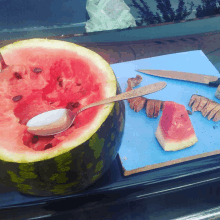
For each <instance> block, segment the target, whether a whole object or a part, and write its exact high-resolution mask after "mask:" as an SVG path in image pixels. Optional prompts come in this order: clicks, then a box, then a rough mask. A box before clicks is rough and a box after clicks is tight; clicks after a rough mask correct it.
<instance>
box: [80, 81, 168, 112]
mask: <svg viewBox="0 0 220 220" xmlns="http://www.w3.org/2000/svg"><path fill="white" fill-rule="evenodd" d="M164 87H166V83H165V82H158V83H154V84H150V85H147V86H143V87H140V88H138V89H133V90H131V91H129V92H124V93H121V94H119V95H116V96H113V97H110V98H107V99H104V100H101V101H98V102H94V103H92V104H90V105H87V106H85V107H83V108H81V109H80V110H79V112H77V114H78V113H80V112H82V111H84V110H86V109H88V108H91V107H95V106H98V105H104V104H109V103H112V102H116V101H120V100H126V99H131V98H135V97H139V96H143V95H147V94H150V93H153V92H157V91H159V90H161V89H163V88H164Z"/></svg>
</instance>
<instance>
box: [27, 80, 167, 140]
mask: <svg viewBox="0 0 220 220" xmlns="http://www.w3.org/2000/svg"><path fill="white" fill-rule="evenodd" d="M165 87H166V83H165V82H158V83H154V84H150V85H147V86H143V87H140V88H138V89H134V90H131V91H129V92H124V93H121V94H119V95H116V96H113V97H110V98H107V99H104V100H101V101H98V102H94V103H91V104H89V105H86V106H84V107H83V108H81V109H80V110H78V111H77V112H75V113H74V112H72V111H71V110H69V109H56V110H52V111H48V112H44V113H42V114H39V115H37V116H35V117H33V118H32V119H30V120H29V121H28V123H27V127H28V129H27V130H28V132H29V133H32V134H35V135H39V136H49V135H55V134H58V133H61V132H63V131H65V130H67V129H68V128H70V127H71V125H72V124H73V122H74V120H75V118H76V116H77V115H78V114H80V113H81V112H82V111H84V110H86V109H88V108H91V107H95V106H98V105H104V104H109V103H112V102H116V101H120V100H126V99H131V98H135V97H139V96H143V95H147V94H150V93H153V92H157V91H159V90H161V89H163V88H165Z"/></svg>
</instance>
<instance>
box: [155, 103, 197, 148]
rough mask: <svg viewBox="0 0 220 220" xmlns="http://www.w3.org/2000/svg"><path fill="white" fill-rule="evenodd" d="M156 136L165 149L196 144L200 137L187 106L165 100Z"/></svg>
mask: <svg viewBox="0 0 220 220" xmlns="http://www.w3.org/2000/svg"><path fill="white" fill-rule="evenodd" d="M155 135H156V138H157V140H158V142H159V143H160V145H161V147H162V148H163V149H164V150H165V151H177V150H181V149H184V148H187V147H190V146H192V145H194V144H195V143H196V142H197V141H198V139H197V137H196V134H195V131H194V129H193V126H192V123H191V121H190V118H189V115H188V112H187V110H186V108H185V106H183V105H181V104H178V103H176V102H171V101H166V102H164V107H163V112H162V116H161V118H160V122H159V125H158V127H157V130H156V133H155Z"/></svg>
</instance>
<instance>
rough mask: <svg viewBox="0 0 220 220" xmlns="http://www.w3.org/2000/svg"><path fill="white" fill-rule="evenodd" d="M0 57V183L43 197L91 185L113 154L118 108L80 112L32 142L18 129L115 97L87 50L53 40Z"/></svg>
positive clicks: (110, 80) (101, 65)
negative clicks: (40, 118) (68, 124)
mask: <svg viewBox="0 0 220 220" xmlns="http://www.w3.org/2000/svg"><path fill="white" fill-rule="evenodd" d="M0 55H1V57H2V59H1V60H2V61H1V63H3V64H4V63H5V65H1V68H2V72H1V75H0V182H2V183H5V184H6V185H11V186H15V187H17V188H18V190H19V191H21V192H23V193H28V194H34V195H44V196H48V195H53V194H67V193H72V192H75V191H79V190H81V189H84V188H85V187H87V186H88V185H90V184H92V183H93V182H94V181H96V180H97V179H99V178H100V177H101V176H102V174H103V173H104V172H105V171H106V170H107V169H108V167H109V166H110V164H111V162H112V161H113V160H114V158H115V156H116V155H117V152H118V150H119V146H120V143H121V139H122V134H123V130H124V114H125V109H124V102H123V101H120V102H117V103H112V104H108V105H101V106H97V107H94V108H90V109H88V110H86V111H83V112H82V113H81V114H79V115H78V116H77V117H76V119H75V121H74V124H73V126H72V127H71V128H69V129H68V130H66V131H64V132H62V133H60V134H57V135H54V136H48V137H41V136H36V135H32V134H30V133H28V132H27V126H26V123H27V122H28V120H29V119H31V118H32V117H34V116H36V115H38V114H40V113H42V112H45V111H48V110H53V109H58V108H69V109H71V110H72V111H77V110H78V109H79V108H81V107H83V106H85V105H88V104H90V103H92V102H95V101H99V100H102V99H105V98H108V97H111V96H114V95H116V94H118V93H120V87H119V85H118V83H117V79H116V77H115V75H114V72H113V70H112V69H111V67H110V65H109V64H108V63H107V62H106V61H105V60H104V59H103V58H102V57H100V56H99V55H98V54H96V53H95V52H93V51H91V50H89V49H86V48H84V47H81V46H78V45H76V44H73V43H68V42H64V41H56V40H45V39H31V40H24V41H20V42H16V43H13V44H10V45H7V46H5V47H3V48H1V49H0Z"/></svg>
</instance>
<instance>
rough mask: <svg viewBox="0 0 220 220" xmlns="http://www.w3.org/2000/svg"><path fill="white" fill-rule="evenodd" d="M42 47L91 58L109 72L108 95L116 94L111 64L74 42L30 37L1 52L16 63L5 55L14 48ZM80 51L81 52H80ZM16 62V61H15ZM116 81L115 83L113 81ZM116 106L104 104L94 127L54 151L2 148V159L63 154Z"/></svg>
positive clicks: (21, 160) (88, 135)
mask: <svg viewBox="0 0 220 220" xmlns="http://www.w3.org/2000/svg"><path fill="white" fill-rule="evenodd" d="M36 45H37V47H39V46H40V47H42V48H44V47H45V48H51V49H67V50H69V51H77V54H78V55H79V53H80V55H81V56H82V58H83V59H89V60H90V61H91V60H92V62H95V63H96V65H98V66H99V68H100V69H102V70H103V71H105V73H107V78H108V79H109V82H111V83H110V84H109V88H107V87H105V89H106V92H107V96H108V97H111V96H114V95H116V83H117V79H116V77H115V74H114V72H113V70H112V69H111V67H110V65H109V64H108V63H107V62H106V61H105V60H104V59H103V58H102V57H101V56H100V55H98V54H97V53H95V52H93V51H91V50H89V49H87V48H84V47H82V46H79V45H76V44H74V43H69V42H64V41H57V40H46V39H30V40H24V41H19V42H15V43H13V44H9V45H7V46H4V47H3V48H1V49H0V53H1V54H2V56H3V57H4V58H5V57H6V58H5V62H6V64H8V65H16V63H8V62H7V56H4V54H7V53H13V50H14V49H15V50H17V49H19V48H30V47H36ZM78 51H80V52H78ZM15 62H16V61H15ZM112 82H115V83H112ZM113 107H114V103H112V104H108V105H103V106H102V107H101V108H100V110H99V114H97V116H96V118H94V123H93V128H92V129H89V131H86V132H84V135H81V137H79V138H77V140H74V141H72V140H70V141H68V142H65V143H61V144H60V145H59V148H56V149H54V151H50V152H49V151H41V152H36V151H34V152H33V154H31V153H30V152H28V155H25V154H24V153H16V152H6V151H5V150H4V151H2V149H1V148H0V159H1V160H4V161H10V162H17V163H27V162H36V161H42V160H47V159H50V158H54V157H56V156H58V155H61V154H63V153H66V152H68V151H70V150H71V149H73V148H76V147H77V146H79V145H81V144H82V143H84V142H85V141H86V140H89V139H90V138H91V137H92V135H93V134H94V133H96V131H97V130H98V129H99V127H100V126H101V125H102V124H103V122H104V121H105V120H106V118H107V117H108V115H109V114H110V112H111V111H112V109H113Z"/></svg>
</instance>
